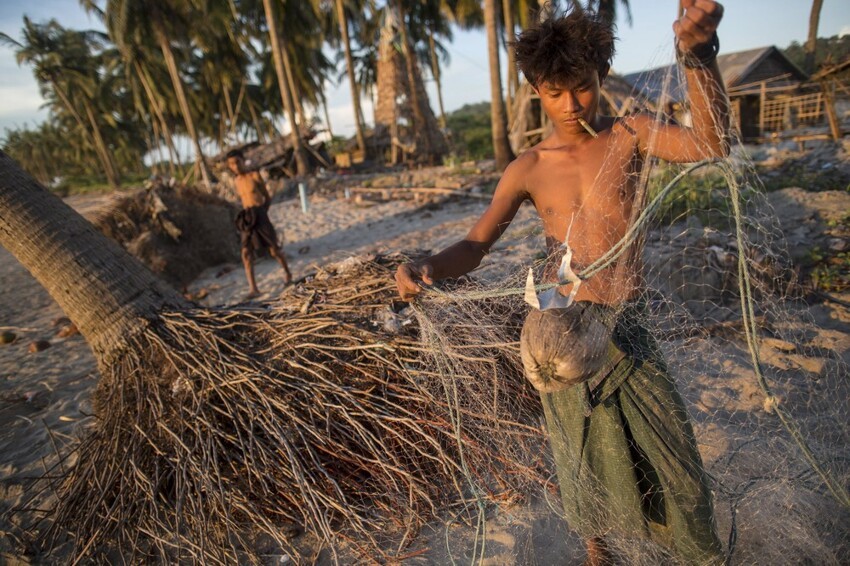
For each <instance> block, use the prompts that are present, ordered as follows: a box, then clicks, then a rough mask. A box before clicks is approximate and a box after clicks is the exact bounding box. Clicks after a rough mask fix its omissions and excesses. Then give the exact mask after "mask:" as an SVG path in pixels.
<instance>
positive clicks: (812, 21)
mask: <svg viewBox="0 0 850 566" xmlns="http://www.w3.org/2000/svg"><path fill="white" fill-rule="evenodd" d="M822 7H823V0H813V1H812V11H811V12H810V13H809V37H808V39H807V40H806V45H805V46H804V47H803V51H804V52H805V54H806V57H805V60H804V62H803V70H804V71H806V72H807V73H808V74H810V75H811V74H812V73H814V72H815V55H816V54H817V47H818V24H819V23H820V10H821V8H822Z"/></svg>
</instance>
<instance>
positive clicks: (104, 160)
mask: <svg viewBox="0 0 850 566" xmlns="http://www.w3.org/2000/svg"><path fill="white" fill-rule="evenodd" d="M51 82H52V84H53V92H55V93H56V95H57V96H58V97H59V100H61V101H62V104H64V105H65V108H66V109H67V110H68V112H70V113H71V115H72V116H73V117H74V120H75V121H76V122H77V124H78V125H79V126H80V129H82V130H83V132H85V133H86V134H88V136H87V137H88V138H89V139H88V141H89V142H91V144H92V147H94V152H95V153H96V154H97V156H98V159H100V164H101V167H103V174H104V175H105V176H106V180H107V182H109V184H110V185H112V175H113V173H111V172H110V171H111V169H110V166H109V164H110V160H109V155H108V154H106V153H104V151H103V150H104V146H103V144H98V143H97V140H96V139H95V137H94V132H93V131H92V130H91V129H90V127H86V123H85V121H84V120H83V117H82V116H80V113H79V112H77V109H76V108H74V106H73V105H72V104H71V101H70V100H69V99H68V95H67V94H66V93H65V91H64V90H62V89H61V88H60V87H59V85H58V84H56V82H55V81H51ZM91 123H92V122H90V124H91ZM101 141H102V140H101ZM112 186H113V188H117V187H116V186H115V185H112Z"/></svg>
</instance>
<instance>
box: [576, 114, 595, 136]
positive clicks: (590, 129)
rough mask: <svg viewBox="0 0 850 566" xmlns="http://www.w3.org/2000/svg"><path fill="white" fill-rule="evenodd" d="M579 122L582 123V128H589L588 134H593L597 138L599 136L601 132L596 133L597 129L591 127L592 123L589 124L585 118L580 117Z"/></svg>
mask: <svg viewBox="0 0 850 566" xmlns="http://www.w3.org/2000/svg"><path fill="white" fill-rule="evenodd" d="M578 123H579V124H581V126H582V128H584V129H585V130H587V133H588V134H590V135H591V136H593V137H595V138H598V137H599V134H597V133H596V130H594V129H593V128H591V127H590V124H588V123H587V122H585V121H584V119H582V118H579V119H578Z"/></svg>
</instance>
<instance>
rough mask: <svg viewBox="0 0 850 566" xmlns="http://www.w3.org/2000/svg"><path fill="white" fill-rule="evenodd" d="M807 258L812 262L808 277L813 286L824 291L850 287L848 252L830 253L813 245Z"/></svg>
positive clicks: (843, 289)
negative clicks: (812, 265)
mask: <svg viewBox="0 0 850 566" xmlns="http://www.w3.org/2000/svg"><path fill="white" fill-rule="evenodd" d="M808 260H809V261H810V262H812V263H813V264H814V267H813V268H812V271H811V273H810V277H811V279H812V285H814V287H815V288H817V289H822V290H824V291H847V290H848V289H850V252H840V253H836V254H832V253H829V252H825V251H824V250H822V249H821V248H819V247H815V248H814V249H812V251H811V252H810V253H809V258H808Z"/></svg>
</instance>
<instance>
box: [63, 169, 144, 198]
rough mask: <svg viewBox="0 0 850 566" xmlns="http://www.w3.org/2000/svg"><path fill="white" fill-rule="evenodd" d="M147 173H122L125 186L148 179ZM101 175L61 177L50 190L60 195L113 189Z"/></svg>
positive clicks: (110, 190) (134, 184)
mask: <svg viewBox="0 0 850 566" xmlns="http://www.w3.org/2000/svg"><path fill="white" fill-rule="evenodd" d="M148 177H149V175H147V174H140V173H137V174H134V175H124V177H123V182H124V185H125V186H127V187H132V186H135V187H138V186H141V185H142V184H144V182H145V181H146V180H147V179H148ZM114 190H115V189H113V188H112V187H111V186H110V185H109V183H107V182H106V179H105V178H104V177H103V175H74V176H71V177H67V178H63V179H62V180H61V181H59V182H58V183H57V184H56V185H55V186H53V187H51V188H50V191H51V192H53V193H55V194H57V195H59V196H60V197H67V196H71V195H84V194H101V193H109V192H112V191H114Z"/></svg>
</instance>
